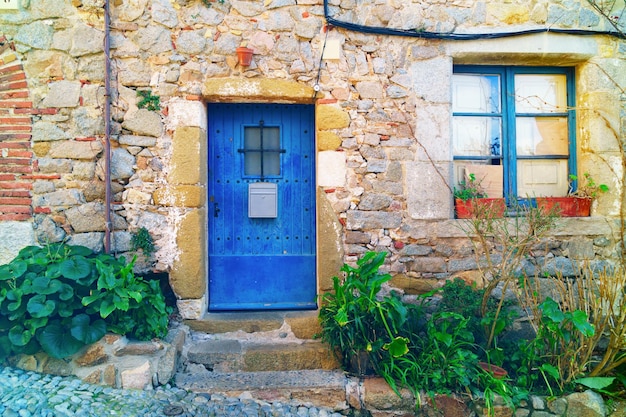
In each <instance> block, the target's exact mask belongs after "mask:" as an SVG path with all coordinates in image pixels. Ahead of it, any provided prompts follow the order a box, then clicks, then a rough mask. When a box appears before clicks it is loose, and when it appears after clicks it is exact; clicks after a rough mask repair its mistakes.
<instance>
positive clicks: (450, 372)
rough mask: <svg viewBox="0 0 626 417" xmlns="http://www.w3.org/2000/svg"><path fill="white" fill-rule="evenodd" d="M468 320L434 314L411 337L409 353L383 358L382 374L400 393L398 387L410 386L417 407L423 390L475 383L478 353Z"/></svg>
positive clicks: (460, 388)
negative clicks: (421, 328)
mask: <svg viewBox="0 0 626 417" xmlns="http://www.w3.org/2000/svg"><path fill="white" fill-rule="evenodd" d="M468 323H469V319H467V318H465V317H463V316H461V315H460V314H457V313H452V312H438V313H435V314H433V315H432V316H431V317H430V318H429V319H428V320H427V321H426V322H425V325H424V329H423V332H420V333H419V334H418V333H414V334H413V336H412V337H411V339H410V344H409V352H408V353H407V354H406V355H403V356H401V357H398V358H395V357H391V356H387V357H385V358H383V360H382V361H381V364H380V371H381V372H380V373H381V374H382V377H383V378H385V380H386V381H387V383H388V384H389V386H390V387H391V388H392V389H393V390H395V392H396V393H398V394H399V390H398V386H402V387H406V388H408V389H409V390H410V391H411V392H412V393H413V395H414V397H415V399H416V407H419V405H420V404H421V400H420V391H421V390H424V391H425V392H426V393H427V394H428V395H430V396H431V397H433V396H434V395H435V394H448V393H453V392H463V391H465V390H466V389H467V388H468V387H470V386H476V382H477V380H478V372H479V367H478V365H477V363H478V356H477V355H476V353H475V350H476V345H475V343H474V335H473V334H472V332H471V331H469V330H468V328H467V325H468Z"/></svg>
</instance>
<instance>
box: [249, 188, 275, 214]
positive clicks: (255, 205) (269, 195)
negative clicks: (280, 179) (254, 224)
mask: <svg viewBox="0 0 626 417" xmlns="http://www.w3.org/2000/svg"><path fill="white" fill-rule="evenodd" d="M248 217H250V218H276V217H278V187H277V184H275V183H273V182H254V183H251V184H249V185H248Z"/></svg>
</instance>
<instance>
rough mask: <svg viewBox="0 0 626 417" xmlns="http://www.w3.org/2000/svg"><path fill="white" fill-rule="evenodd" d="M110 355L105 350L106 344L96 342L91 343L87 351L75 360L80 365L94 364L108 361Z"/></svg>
mask: <svg viewBox="0 0 626 417" xmlns="http://www.w3.org/2000/svg"><path fill="white" fill-rule="evenodd" d="M108 357H109V356H108V355H107V354H106V352H105V351H104V346H103V345H101V344H100V343H94V344H93V345H89V346H88V347H87V349H86V350H85V352H83V353H82V354H81V355H80V356H79V357H78V358H76V359H75V362H76V364H77V365H79V366H94V365H99V364H101V363H104V362H106V361H107V359H108Z"/></svg>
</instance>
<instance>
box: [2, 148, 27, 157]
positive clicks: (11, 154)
mask: <svg viewBox="0 0 626 417" xmlns="http://www.w3.org/2000/svg"><path fill="white" fill-rule="evenodd" d="M7 156H8V157H11V158H32V157H33V153H32V152H31V151H16V150H12V149H11V150H9V151H8V152H7Z"/></svg>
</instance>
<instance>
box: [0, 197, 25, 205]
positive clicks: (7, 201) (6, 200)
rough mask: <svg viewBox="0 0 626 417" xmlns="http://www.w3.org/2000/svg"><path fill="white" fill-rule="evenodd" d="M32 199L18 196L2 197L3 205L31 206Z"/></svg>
mask: <svg viewBox="0 0 626 417" xmlns="http://www.w3.org/2000/svg"><path fill="white" fill-rule="evenodd" d="M31 202H32V200H31V199H30V198H18V197H0V205H1V206H9V205H13V206H29V207H30V203H31Z"/></svg>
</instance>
